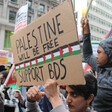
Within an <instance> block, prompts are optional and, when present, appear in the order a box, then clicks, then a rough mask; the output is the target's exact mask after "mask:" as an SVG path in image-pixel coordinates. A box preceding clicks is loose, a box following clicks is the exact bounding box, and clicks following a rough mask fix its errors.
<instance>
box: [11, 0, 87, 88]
mask: <svg viewBox="0 0 112 112" xmlns="http://www.w3.org/2000/svg"><path fill="white" fill-rule="evenodd" d="M65 7H66V8H65ZM11 43H12V49H13V54H14V62H15V66H16V75H17V83H18V85H23V86H30V85H43V84H44V82H45V81H46V80H47V79H49V78H50V79H55V80H57V82H58V83H59V84H66V85H68V84H84V83H85V81H84V76H83V69H82V62H81V60H82V59H81V50H80V45H79V41H78V35H77V30H76V23H75V17H74V11H73V8H72V4H71V0H67V1H65V2H64V3H63V4H61V5H59V6H58V7H57V8H55V9H53V10H52V11H50V12H49V13H47V14H46V15H44V16H42V17H40V18H39V19H37V20H36V21H34V22H32V23H31V24H29V25H28V26H27V27H26V28H24V29H23V30H21V31H19V32H17V33H16V34H15V35H13V36H12V37H11Z"/></svg>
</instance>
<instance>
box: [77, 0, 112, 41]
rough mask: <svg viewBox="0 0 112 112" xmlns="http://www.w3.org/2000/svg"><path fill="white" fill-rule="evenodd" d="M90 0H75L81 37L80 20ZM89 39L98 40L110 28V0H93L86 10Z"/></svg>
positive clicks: (111, 3) (111, 16) (111, 19)
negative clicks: (89, 32)
mask: <svg viewBox="0 0 112 112" xmlns="http://www.w3.org/2000/svg"><path fill="white" fill-rule="evenodd" d="M89 3H90V0H75V11H76V12H77V14H78V34H79V38H80V37H82V30H81V24H80V20H81V17H82V15H83V13H85V12H86V10H87V7H88V5H89ZM88 19H89V24H90V30H91V40H93V41H100V40H102V39H103V38H104V37H105V35H106V34H107V33H108V32H109V31H110V30H111V26H112V0H93V1H92V4H91V7H90V10H89V12H88Z"/></svg>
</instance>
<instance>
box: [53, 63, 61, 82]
mask: <svg viewBox="0 0 112 112" xmlns="http://www.w3.org/2000/svg"><path fill="white" fill-rule="evenodd" d="M53 66H54V75H55V78H56V80H58V79H59V77H60V67H59V65H58V64H57V63H56V62H54V63H53ZM56 66H57V69H56ZM56 71H58V73H57V72H56Z"/></svg>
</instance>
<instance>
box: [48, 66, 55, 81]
mask: <svg viewBox="0 0 112 112" xmlns="http://www.w3.org/2000/svg"><path fill="white" fill-rule="evenodd" d="M48 70H49V76H50V79H53V78H54V71H53V70H52V65H51V64H48Z"/></svg>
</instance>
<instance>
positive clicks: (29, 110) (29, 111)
mask: <svg viewBox="0 0 112 112" xmlns="http://www.w3.org/2000/svg"><path fill="white" fill-rule="evenodd" d="M26 112H42V111H41V110H40V107H39V103H38V102H34V103H31V102H29V101H27V102H26Z"/></svg>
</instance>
